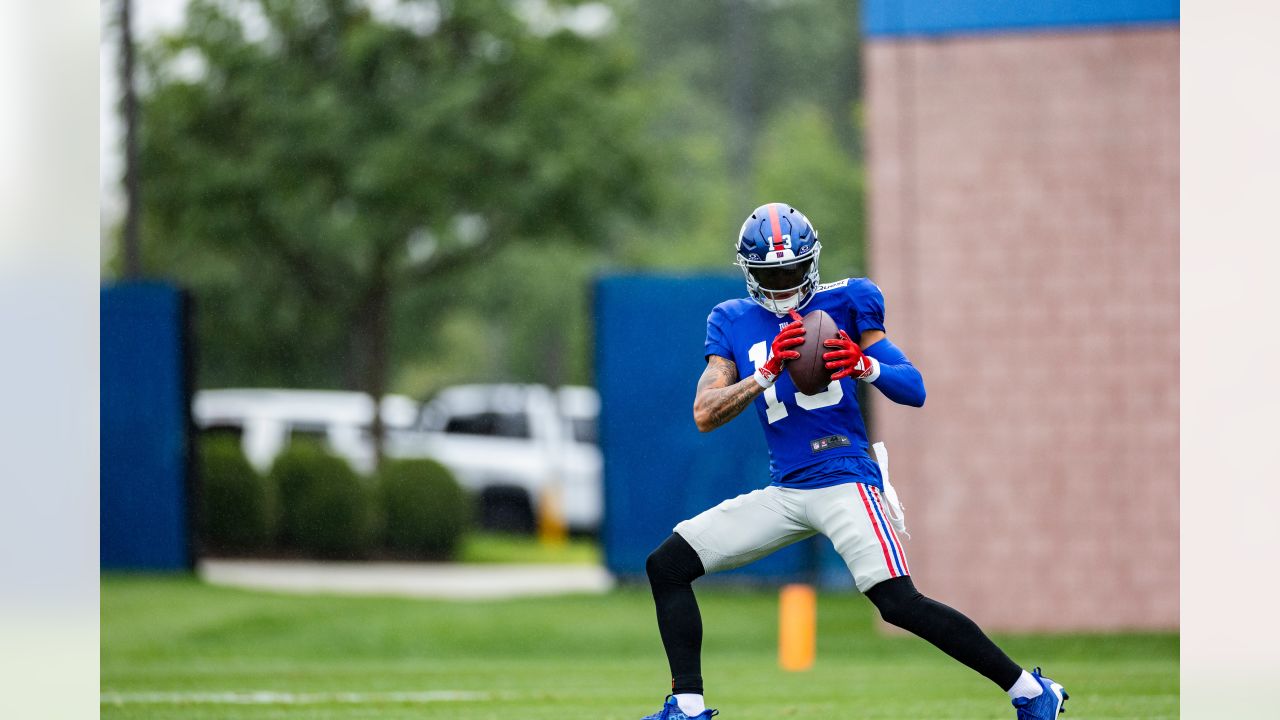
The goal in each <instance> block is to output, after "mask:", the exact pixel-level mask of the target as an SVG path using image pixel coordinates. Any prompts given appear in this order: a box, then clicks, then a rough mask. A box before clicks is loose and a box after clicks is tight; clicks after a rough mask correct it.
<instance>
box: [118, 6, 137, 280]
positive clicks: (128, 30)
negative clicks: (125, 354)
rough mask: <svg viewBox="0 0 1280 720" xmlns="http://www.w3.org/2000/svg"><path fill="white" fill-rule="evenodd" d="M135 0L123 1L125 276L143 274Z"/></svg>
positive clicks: (121, 37) (121, 60)
mask: <svg viewBox="0 0 1280 720" xmlns="http://www.w3.org/2000/svg"><path fill="white" fill-rule="evenodd" d="M131 3H132V0H120V86H121V88H123V90H124V97H123V99H122V100H121V103H120V104H121V108H120V109H121V114H122V115H123V116H124V195H125V213H124V237H123V242H124V276H125V277H126V278H130V279H136V278H137V277H138V276H139V275H141V274H142V252H141V249H140V248H139V245H138V215H139V210H140V205H139V197H138V191H139V182H138V95H137V92H136V91H135V89H134V85H133V22H132V18H131V15H132V13H131V12H130V11H131V7H130V5H131Z"/></svg>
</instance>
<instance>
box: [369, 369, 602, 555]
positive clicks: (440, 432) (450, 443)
mask: <svg viewBox="0 0 1280 720" xmlns="http://www.w3.org/2000/svg"><path fill="white" fill-rule="evenodd" d="M599 414H600V396H599V395H598V394H597V393H596V391H595V389H593V388H589V387H577V386H569V387H562V388H559V389H557V390H552V389H551V388H548V387H546V386H543V385H458V386H454V387H449V388H446V389H444V390H442V391H440V393H439V394H437V395H436V396H435V397H434V398H432V399H431V400H430V401H429V402H427V403H426V404H425V405H423V407H422V412H421V414H420V416H419V419H418V422H417V423H416V425H415V426H414V428H413V429H412V430H409V431H398V432H394V433H391V434H390V435H389V436H388V438H387V454H388V455H389V456H393V457H430V458H434V459H436V460H438V461H439V462H440V463H441V464H443V465H445V466H446V467H448V468H449V469H450V470H452V471H453V473H454V475H455V476H456V477H457V479H458V482H459V483H460V484H461V485H462V486H463V487H465V488H467V489H469V490H471V491H472V492H473V493H474V494H475V495H476V497H477V499H478V502H479V507H480V521H481V524H482V525H483V526H485V527H489V528H494V529H507V530H515V531H531V530H533V529H534V526H535V523H536V520H537V518H538V516H539V515H540V514H546V513H550V514H551V515H552V516H554V517H557V518H559V519H560V520H561V521H563V522H564V523H565V524H567V525H568V528H569V529H570V530H571V531H573V532H577V533H594V532H597V531H598V530H599V528H600V519H601V516H602V515H603V506H604V495H603V491H602V480H601V476H602V467H603V463H602V460H601V456H600V449H599V447H598V445H597V444H596V426H597V419H598V416H599Z"/></svg>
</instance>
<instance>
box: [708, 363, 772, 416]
mask: <svg viewBox="0 0 1280 720" xmlns="http://www.w3.org/2000/svg"><path fill="white" fill-rule="evenodd" d="M761 391H762V389H761V387H760V384H759V383H757V382H756V381H755V380H754V379H753V378H750V377H747V378H744V379H742V380H738V368H737V366H736V365H734V364H733V363H732V362H731V361H729V360H726V359H724V358H720V357H715V356H712V358H711V359H710V361H709V362H708V363H707V369H706V370H705V371H704V372H703V373H702V378H701V379H700V380H698V396H697V398H696V400H695V403H694V405H695V407H694V410H695V415H698V414H700V415H702V416H703V419H704V423H705V424H706V425H708V426H709V427H710V428H717V427H720V426H721V425H724V424H725V423H727V422H729V421H730V420H732V419H733V418H735V417H737V415H738V413H740V412H742V410H743V408H745V407H746V406H747V405H748V404H750V403H751V401H752V400H754V399H755V397H756V396H757V395H759V394H760V393H761Z"/></svg>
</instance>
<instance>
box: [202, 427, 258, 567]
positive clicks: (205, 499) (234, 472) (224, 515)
mask: <svg viewBox="0 0 1280 720" xmlns="http://www.w3.org/2000/svg"><path fill="white" fill-rule="evenodd" d="M198 442H199V451H200V455H199V458H200V479H201V483H200V490H201V493H200V537H201V541H202V545H203V546H204V548H205V549H207V550H209V551H211V552H215V553H230V554H242V553H246V552H254V551H258V552H261V551H263V550H266V549H267V548H269V547H270V546H271V541H272V538H273V537H274V535H275V527H276V522H275V520H276V497H275V493H274V492H273V491H272V487H271V485H270V484H268V483H267V481H266V479H265V478H263V477H262V476H261V475H259V474H258V472H257V471H256V470H254V469H253V466H251V465H250V464H249V461H248V460H246V459H245V456H244V452H243V451H242V450H241V449H240V440H239V438H236V437H231V436H205V437H201V438H200V439H199V441H198Z"/></svg>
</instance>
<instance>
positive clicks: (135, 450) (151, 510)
mask: <svg viewBox="0 0 1280 720" xmlns="http://www.w3.org/2000/svg"><path fill="white" fill-rule="evenodd" d="M185 304H186V303H185V298H184V295H183V293H182V292H181V291H180V290H178V289H177V288H174V287H172V286H170V285H166V284H162V283H122V284H116V285H111V286H108V287H104V288H103V289H102V305H101V308H102V309H101V316H100V323H101V338H102V340H101V343H102V345H101V348H102V349H101V361H102V368H101V399H100V418H101V428H102V430H101V437H100V440H101V445H100V448H99V453H100V455H99V461H100V463H101V510H100V513H101V517H100V520H101V541H102V544H101V558H100V562H101V565H102V567H103V568H104V569H109V568H120V569H139V570H179V569H186V568H189V567H191V563H192V558H191V548H190V542H189V541H190V528H189V512H188V498H187V467H188V457H187V455H188V446H187V444H188V417H189V415H188V413H189V406H190V403H189V388H188V379H187V370H186V368H187V357H186V353H187V343H186V320H185V316H186V310H185Z"/></svg>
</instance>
